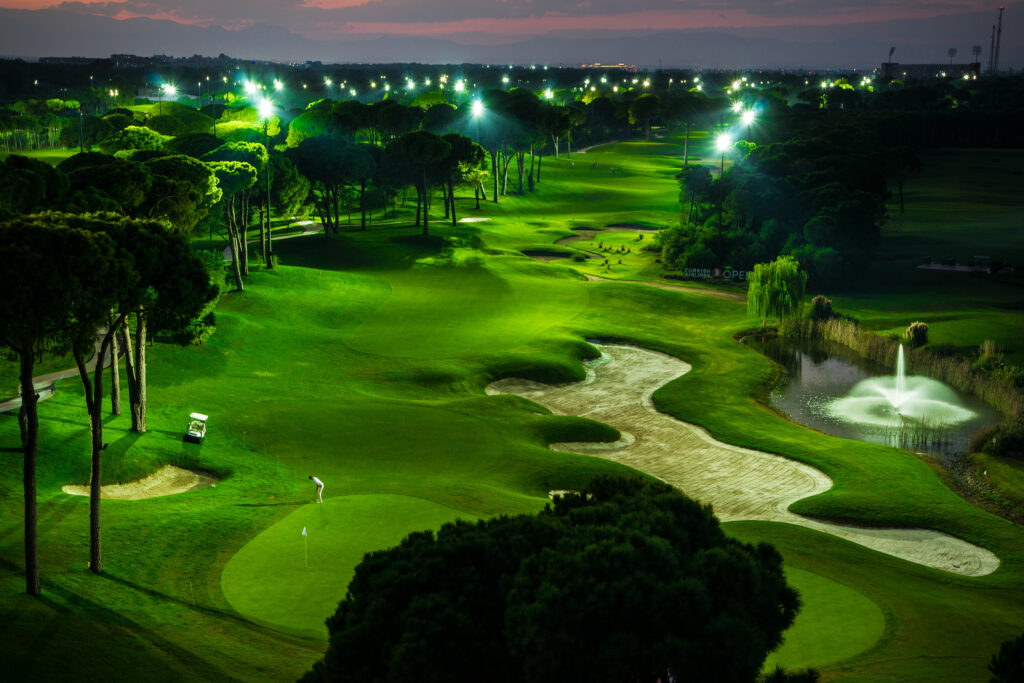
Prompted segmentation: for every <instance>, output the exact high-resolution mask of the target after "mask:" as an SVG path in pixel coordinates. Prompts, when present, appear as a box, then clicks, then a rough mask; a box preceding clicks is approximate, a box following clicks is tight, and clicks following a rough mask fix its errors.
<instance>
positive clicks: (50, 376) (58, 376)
mask: <svg viewBox="0 0 1024 683" xmlns="http://www.w3.org/2000/svg"><path fill="white" fill-rule="evenodd" d="M106 333H107V331H106V330H100V331H98V332H97V333H96V345H95V348H94V349H93V353H92V358H90V359H89V360H88V361H86V363H85V369H86V371H88V372H92V371H93V370H95V369H96V361H97V359H98V357H99V355H100V346H101V345H102V344H103V336H104V335H105V334H106ZM123 355H124V352H123V350H122V351H121V353H120V355H119V356H118V357H120V356H123ZM109 367H110V350H109V349H108V350H107V355H106V356H104V358H103V368H109ZM78 374H79V373H78V366H77V365H76V366H74V367H71V368H68V369H67V370H57V371H55V372H49V373H47V374H45V375H36V376H35V377H33V378H32V386H33V387H34V388H35V390H36V394H38V396H39V400H40V401H45V400H46V399H48V398H50V397H51V396H53V395H54V394H55V393H56V392H57V383H58V382H60V381H61V380H62V379H66V378H68V377H78ZM18 388H19V390H20V388H21V387H20V385H19V387H18ZM20 407H21V395H20V394H19V395H18V396H14V397H12V398H9V399H7V400H5V401H2V402H0V413H6V412H10V411H12V410H17V409H18V408H20Z"/></svg>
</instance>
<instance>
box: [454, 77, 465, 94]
mask: <svg viewBox="0 0 1024 683" xmlns="http://www.w3.org/2000/svg"><path fill="white" fill-rule="evenodd" d="M465 89H466V82H465V81H464V80H462V79H461V78H460V79H459V80H457V81H455V92H463V91H464V90H465Z"/></svg>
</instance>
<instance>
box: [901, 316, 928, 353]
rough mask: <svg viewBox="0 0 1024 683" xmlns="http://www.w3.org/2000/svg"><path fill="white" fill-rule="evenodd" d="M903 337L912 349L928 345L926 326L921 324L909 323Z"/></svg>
mask: <svg viewBox="0 0 1024 683" xmlns="http://www.w3.org/2000/svg"><path fill="white" fill-rule="evenodd" d="M903 337H904V338H905V339H906V340H907V344H909V345H910V346H912V347H914V348H918V347H920V346H924V345H925V344H927V343H928V324H927V323H922V322H913V323H910V325H908V326H907V331H906V332H905V333H904V334H903Z"/></svg>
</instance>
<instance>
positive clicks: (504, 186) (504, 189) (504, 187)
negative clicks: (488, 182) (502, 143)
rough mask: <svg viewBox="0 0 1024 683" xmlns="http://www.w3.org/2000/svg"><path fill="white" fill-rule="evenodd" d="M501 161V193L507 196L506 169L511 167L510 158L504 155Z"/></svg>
mask: <svg viewBox="0 0 1024 683" xmlns="http://www.w3.org/2000/svg"><path fill="white" fill-rule="evenodd" d="M502 161H503V163H502V166H503V167H504V169H503V170H502V173H501V175H502V178H501V193H502V194H508V168H509V166H511V165H512V157H511V156H509V155H507V154H506V155H505V158H504V159H503V160H502Z"/></svg>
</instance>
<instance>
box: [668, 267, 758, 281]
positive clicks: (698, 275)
mask: <svg viewBox="0 0 1024 683" xmlns="http://www.w3.org/2000/svg"><path fill="white" fill-rule="evenodd" d="M748 272H750V271H746V270H733V269H731V268H687V269H686V270H685V271H684V273H683V275H684V276H685V277H687V278H690V279H691V280H739V281H743V280H746V279H747V273H748Z"/></svg>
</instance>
